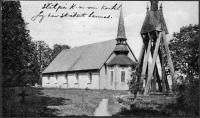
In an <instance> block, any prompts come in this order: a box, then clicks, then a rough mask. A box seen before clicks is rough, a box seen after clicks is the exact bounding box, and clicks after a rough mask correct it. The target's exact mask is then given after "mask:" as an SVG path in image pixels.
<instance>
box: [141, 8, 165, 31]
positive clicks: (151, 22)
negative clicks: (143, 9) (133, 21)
mask: <svg viewBox="0 0 200 118" xmlns="http://www.w3.org/2000/svg"><path fill="white" fill-rule="evenodd" d="M155 30H157V31H165V33H166V34H168V30H167V26H166V23H165V19H164V16H163V13H162V8H160V9H159V10H157V11H149V10H147V14H146V17H145V20H144V23H143V26H142V29H141V32H140V34H143V33H148V32H151V31H155Z"/></svg>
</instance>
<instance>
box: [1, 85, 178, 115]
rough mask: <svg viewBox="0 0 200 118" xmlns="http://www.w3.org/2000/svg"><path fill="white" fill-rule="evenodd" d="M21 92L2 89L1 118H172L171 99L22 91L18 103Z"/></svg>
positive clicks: (96, 92)
mask: <svg viewBox="0 0 200 118" xmlns="http://www.w3.org/2000/svg"><path fill="white" fill-rule="evenodd" d="M21 92H22V89H21V87H15V88H6V89H3V91H2V95H3V102H2V105H3V116H6V117H9V116H15V117H20V116H21V117H22V116H25V117H30V116H31V117H34V116H35V117H41V116H42V117H45V116H98V115H99V114H101V115H102V114H103V115H105V116H137V117H138V116H175V114H174V115H173V113H175V112H174V111H170V110H172V107H174V106H173V103H176V99H175V98H174V96H161V95H160V96H137V97H136V99H135V98H134V97H133V96H132V95H128V91H114V90H83V89H58V88H35V87H26V93H27V94H28V96H26V97H25V101H24V102H21V96H19V93H21ZM170 104H172V106H170ZM175 105H176V104H175ZM166 106H169V107H166ZM174 108H175V107H174ZM106 109H107V110H106ZM178 112H179V111H178Z"/></svg>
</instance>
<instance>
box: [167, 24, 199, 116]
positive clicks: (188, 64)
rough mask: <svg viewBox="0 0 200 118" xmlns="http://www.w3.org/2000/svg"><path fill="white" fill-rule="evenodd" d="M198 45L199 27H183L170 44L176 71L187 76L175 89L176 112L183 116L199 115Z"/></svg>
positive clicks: (174, 35)
mask: <svg viewBox="0 0 200 118" xmlns="http://www.w3.org/2000/svg"><path fill="white" fill-rule="evenodd" d="M198 45H199V25H188V26H185V27H181V28H180V32H176V33H174V34H173V39H171V40H170V42H169V48H170V50H171V54H172V60H173V64H174V68H175V71H176V72H178V73H181V74H184V75H186V79H182V80H181V83H180V84H179V83H177V84H176V85H175V87H174V90H175V91H176V93H177V105H176V106H177V107H176V109H175V110H176V111H181V112H182V114H181V115H182V116H183V115H184V116H198V115H199V78H198V77H199V75H198V72H199V66H198V64H199V63H198V61H199V56H198V48H199V46H198ZM180 78H182V77H180ZM174 113H176V112H175V111H174ZM177 113H180V112H177Z"/></svg>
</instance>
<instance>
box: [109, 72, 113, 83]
mask: <svg viewBox="0 0 200 118" xmlns="http://www.w3.org/2000/svg"><path fill="white" fill-rule="evenodd" d="M110 82H113V71H110Z"/></svg>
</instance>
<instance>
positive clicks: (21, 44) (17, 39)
mask: <svg viewBox="0 0 200 118" xmlns="http://www.w3.org/2000/svg"><path fill="white" fill-rule="evenodd" d="M27 24H28V23H25V22H24V19H23V18H22V14H21V5H20V2H19V1H3V2H2V62H3V63H2V65H3V68H2V70H3V71H2V73H3V81H2V82H3V86H11V84H13V82H14V83H18V84H22V81H23V79H22V75H21V74H22V73H23V72H22V71H24V70H27V69H28V68H29V66H30V62H31V57H32V56H33V49H34V48H33V47H32V45H31V37H30V35H29V30H28V29H27V28H26V26H27ZM19 75H20V76H19ZM23 82H24V81H23Z"/></svg>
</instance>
